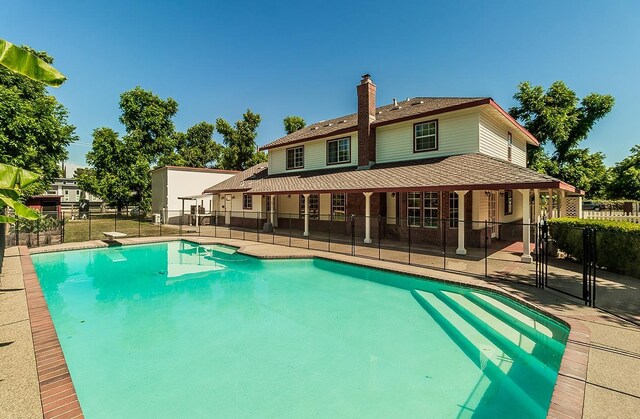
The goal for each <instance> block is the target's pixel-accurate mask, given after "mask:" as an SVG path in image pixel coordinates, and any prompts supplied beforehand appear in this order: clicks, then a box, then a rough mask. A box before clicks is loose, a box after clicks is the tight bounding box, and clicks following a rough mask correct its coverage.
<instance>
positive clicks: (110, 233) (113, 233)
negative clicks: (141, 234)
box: [102, 231, 127, 240]
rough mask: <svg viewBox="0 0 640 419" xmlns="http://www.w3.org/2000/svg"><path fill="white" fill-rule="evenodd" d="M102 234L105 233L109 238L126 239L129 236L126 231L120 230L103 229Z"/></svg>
mask: <svg viewBox="0 0 640 419" xmlns="http://www.w3.org/2000/svg"><path fill="white" fill-rule="evenodd" d="M102 234H104V235H105V236H106V237H107V239H109V240H115V239H124V238H125V237H127V234H126V233H120V232H118V231H103V232H102Z"/></svg>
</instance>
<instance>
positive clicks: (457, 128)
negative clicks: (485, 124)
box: [376, 109, 479, 163]
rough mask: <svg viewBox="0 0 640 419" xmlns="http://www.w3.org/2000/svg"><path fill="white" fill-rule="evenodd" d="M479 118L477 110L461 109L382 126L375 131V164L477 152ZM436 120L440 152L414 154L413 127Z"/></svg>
mask: <svg viewBox="0 0 640 419" xmlns="http://www.w3.org/2000/svg"><path fill="white" fill-rule="evenodd" d="M478 115H479V111H478V110H477V109H471V110H461V111H455V112H449V113H446V114H442V115H436V116H433V117H427V118H421V119H414V120H410V121H406V122H400V123H397V124H391V125H385V126H382V127H379V128H377V129H376V162H377V163H386V162H392V161H403V160H416V159H425V158H429V157H440V156H448V155H455V154H465V153H477V152H478V150H479V148H478V135H479V134H478V131H479V130H478V126H479V116H478ZM434 119H437V120H438V150H436V151H427V152H420V153H414V152H413V124H415V123H417V122H424V121H431V120H434Z"/></svg>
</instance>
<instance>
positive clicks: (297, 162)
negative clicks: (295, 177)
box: [287, 146, 304, 170]
mask: <svg viewBox="0 0 640 419" xmlns="http://www.w3.org/2000/svg"><path fill="white" fill-rule="evenodd" d="M302 168H304V146H299V147H293V148H288V149H287V170H289V169H302Z"/></svg>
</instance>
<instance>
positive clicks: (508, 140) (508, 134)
mask: <svg viewBox="0 0 640 419" xmlns="http://www.w3.org/2000/svg"><path fill="white" fill-rule="evenodd" d="M512 145H513V137H512V136H511V133H510V132H508V133H507V160H509V161H511V146H512Z"/></svg>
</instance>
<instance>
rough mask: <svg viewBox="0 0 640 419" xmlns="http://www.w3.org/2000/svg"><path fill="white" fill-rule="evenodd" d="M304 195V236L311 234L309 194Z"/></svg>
mask: <svg viewBox="0 0 640 419" xmlns="http://www.w3.org/2000/svg"><path fill="white" fill-rule="evenodd" d="M302 196H303V197H304V233H302V235H303V236H305V237H307V236H309V194H308V193H305V194H302Z"/></svg>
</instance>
